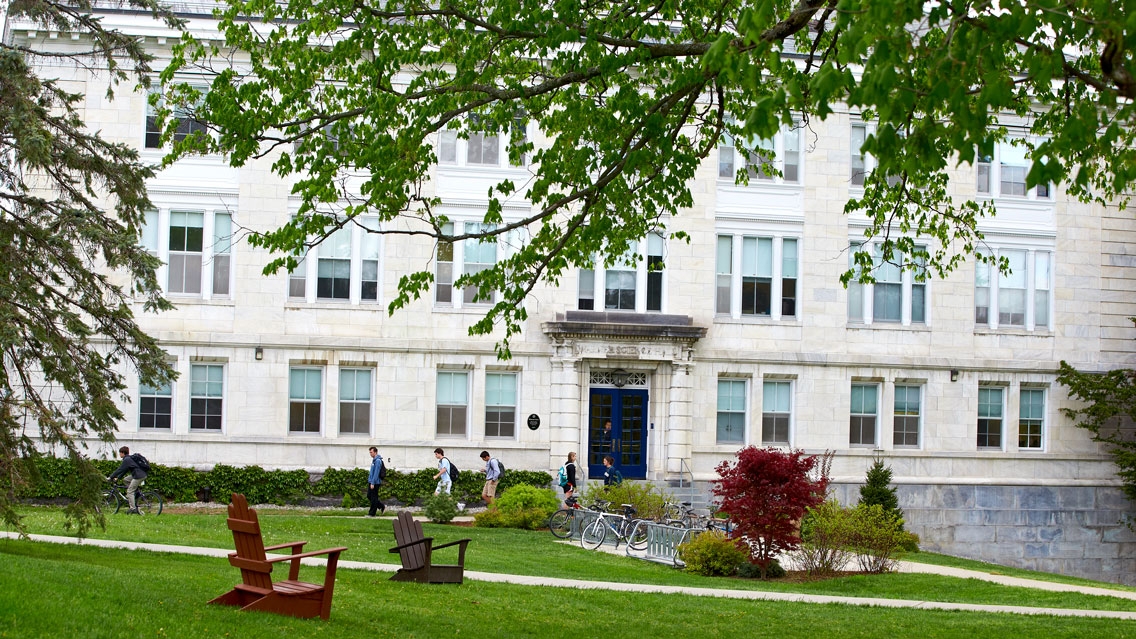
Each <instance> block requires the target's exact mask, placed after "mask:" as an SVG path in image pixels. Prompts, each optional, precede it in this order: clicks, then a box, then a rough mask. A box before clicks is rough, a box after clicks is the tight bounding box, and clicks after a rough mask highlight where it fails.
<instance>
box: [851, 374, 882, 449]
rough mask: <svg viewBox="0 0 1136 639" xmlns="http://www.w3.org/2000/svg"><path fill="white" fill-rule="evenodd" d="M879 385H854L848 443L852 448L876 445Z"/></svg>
mask: <svg viewBox="0 0 1136 639" xmlns="http://www.w3.org/2000/svg"><path fill="white" fill-rule="evenodd" d="M878 399H879V385H877V384H853V385H852V407H851V409H850V410H849V418H848V424H849V434H848V443H849V444H851V445H852V446H875V445H876V415H877V414H878V409H877V407H878V405H879V402H878Z"/></svg>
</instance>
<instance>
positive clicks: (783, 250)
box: [714, 232, 799, 319]
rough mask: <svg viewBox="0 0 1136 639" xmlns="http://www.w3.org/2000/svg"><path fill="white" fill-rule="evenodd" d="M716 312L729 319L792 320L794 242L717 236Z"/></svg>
mask: <svg viewBox="0 0 1136 639" xmlns="http://www.w3.org/2000/svg"><path fill="white" fill-rule="evenodd" d="M716 262H717V275H716V290H715V309H714V310H715V312H716V313H718V314H719V315H729V316H730V317H735V318H740V317H772V318H774V319H780V318H783V317H795V316H796V314H797V265H798V264H799V260H798V258H797V239H796V238H790V237H779V236H773V237H761V236H755V235H746V234H724V233H721V232H719V234H718V246H717V259H716Z"/></svg>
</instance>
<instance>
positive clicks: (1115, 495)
mask: <svg viewBox="0 0 1136 639" xmlns="http://www.w3.org/2000/svg"><path fill="white" fill-rule="evenodd" d="M896 489H897V490H896V492H897V495H898V497H899V504H900V508H902V509H903V512H904V516H905V520H906V528H907V529H908V530H910V531H911V532H914V533H916V534H918V535H919V538H920V540H921V544H920V546H921V548H923V549H924V550H927V551H931V552H941V553H943V554H947V555H954V556H958V557H966V558H968V559H978V560H981V561H988V562H991V563H996V564H1001V565H1005V566H1014V567H1017V568H1025V569H1029V570H1040V571H1044V572H1053V573H1059V574H1063V575H1072V576H1077V577H1084V578H1087V579H1096V580H1099V581H1109V582H1114V583H1121V584H1127V585H1130V586H1132V585H1136V534H1134V533H1133V532H1132V530H1130V529H1129V528H1128V527H1126V526H1125V525H1124V524H1123V523H1122V520H1123V519H1124V517H1125V516H1126V515H1127V514H1130V513H1133V512H1134V510H1136V509H1134V508H1133V505H1132V504H1131V503H1130V502H1128V500H1127V499H1125V497H1124V495H1123V493H1121V491H1120V489H1119V488H1112V487H1084V486H960V485H911V484H908V485H899V486H896ZM834 490H835V495H836V498H837V499H839V500H840V503H842V504H855V503H856V502H857V501H859V499H860V492H859V485H852V484H839V485H835V486H834Z"/></svg>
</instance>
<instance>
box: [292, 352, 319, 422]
mask: <svg viewBox="0 0 1136 639" xmlns="http://www.w3.org/2000/svg"><path fill="white" fill-rule="evenodd" d="M322 397H323V370H322V369H319V368H296V367H293V368H290V369H288V432H290V433H318V432H320V401H321V399H322Z"/></svg>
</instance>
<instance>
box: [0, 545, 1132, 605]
mask: <svg viewBox="0 0 1136 639" xmlns="http://www.w3.org/2000/svg"><path fill="white" fill-rule="evenodd" d="M18 537H19V536H18V535H17V534H16V533H12V532H5V531H0V538H8V539H16V538H18ZM29 537H30V538H31V539H32V541H39V542H48V543H59V544H78V545H84V546H95V547H99V548H124V549H129V550H150V551H153V552H172V553H182V554H186V555H201V556H206V557H220V558H224V557H227V556H228V554H229V553H230V552H232V550H230V549H227V548H204V547H200V546H177V545H170V544H151V543H142V542H134V541H115V540H109V539H77V538H75V537H63V536H56V535H29ZM619 552H620V553H622V551H619ZM303 561H304V563H305V564H308V565H323V564H324V560H323V559H313V558H308V559H304V560H303ZM339 566H340V568H352V569H356V570H372V571H378V572H394V571H396V570H397V569H398V568H399V566H398V565H397V564H387V563H378V562H364V561H344V560H340V562H339ZM899 570H900V571H901V572H926V573H934V574H940V575H947V576H950V577H959V578H964V579H965V578H973V579H983V580H986V581H991V582H994V583H999V584H1002V585H1007V586H1020V587H1024V588H1035V589H1038V590H1052V591H1059V592H1080V593H1085V594H1089V595H1100V596H1108V597H1120V598H1124V599H1136V592H1129V591H1124V590H1109V589H1107V588H1095V587H1091V586H1075V585H1070V584H1058V583H1051V582H1046V581H1035V580H1032V579H1022V578H1020V577H1007V576H1004V575H991V574H989V573H984V572H980V571H974V570H963V569H960V568H948V567H944V566H931V565H928V564H918V563H914V562H901V563H900V567H899ZM465 576H466V578H467V579H470V580H473V581H486V582H494V583H505V584H516V585H521V586H553V587H560V588H579V589H591V590H613V591H625V592H646V593H663V594H681V595H691V596H698V597H723V598H729V599H749V600H760V601H791V602H798V603H816V604H845V605H850V606H880V607H885V608H920V609H925V610H963V611H973V612H993V613H1014V614H1023V615H1053V616H1058V617H1100V618H1106V619H1124V620H1133V621H1136V612H1128V611H1108V610H1071V609H1065V608H1033V607H1029V606H995V605H985V604H967V603H947V602H939V601H917V600H910V599H878V598H872V597H837V596H830V595H810V594H801V593H784V592H763V591H753V590H730V589H724V588H722V589H719V588H692V587H688V586H661V585H652V584H632V583H613V582H607V581H581V580H577V579H558V578H555V577H532V576H527V575H507V574H501V573H493V572H479V571H473V570H467V571H466V572H465Z"/></svg>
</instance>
